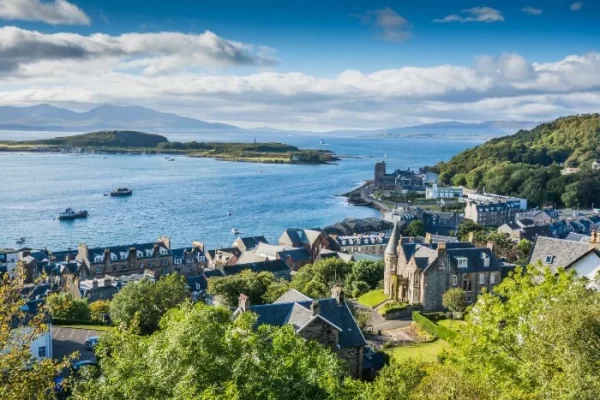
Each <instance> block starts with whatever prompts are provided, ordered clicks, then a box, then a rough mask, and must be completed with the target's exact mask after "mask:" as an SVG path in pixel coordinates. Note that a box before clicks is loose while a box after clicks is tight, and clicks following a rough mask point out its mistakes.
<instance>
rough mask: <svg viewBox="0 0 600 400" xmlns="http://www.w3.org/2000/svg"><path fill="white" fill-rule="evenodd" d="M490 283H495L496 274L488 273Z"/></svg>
mask: <svg viewBox="0 0 600 400" xmlns="http://www.w3.org/2000/svg"><path fill="white" fill-rule="evenodd" d="M490 283H491V284H494V283H496V274H490Z"/></svg>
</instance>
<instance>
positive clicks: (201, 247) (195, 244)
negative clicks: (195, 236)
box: [192, 240, 204, 253]
mask: <svg viewBox="0 0 600 400" xmlns="http://www.w3.org/2000/svg"><path fill="white" fill-rule="evenodd" d="M192 247H194V248H196V249H198V250H200V251H201V252H203V253H204V243H202V242H198V241H196V240H194V241H193V242H192Z"/></svg>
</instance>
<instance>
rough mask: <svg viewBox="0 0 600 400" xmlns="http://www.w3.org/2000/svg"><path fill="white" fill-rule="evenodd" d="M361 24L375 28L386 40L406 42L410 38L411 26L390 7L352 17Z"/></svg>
mask: <svg viewBox="0 0 600 400" xmlns="http://www.w3.org/2000/svg"><path fill="white" fill-rule="evenodd" d="M352 16H353V17H355V18H358V19H359V20H360V21H361V22H363V23H366V24H371V25H373V26H375V27H376V28H377V29H378V31H379V33H380V35H381V37H382V38H383V39H385V40H393V41H397V40H404V39H407V38H409V37H410V35H411V32H410V25H409V23H408V21H407V20H406V18H404V17H403V16H401V15H400V14H398V13H397V12H396V11H394V10H392V9H391V8H389V7H385V8H381V9H378V10H371V11H367V12H366V13H364V14H354V15H352Z"/></svg>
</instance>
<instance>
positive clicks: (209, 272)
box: [202, 269, 223, 278]
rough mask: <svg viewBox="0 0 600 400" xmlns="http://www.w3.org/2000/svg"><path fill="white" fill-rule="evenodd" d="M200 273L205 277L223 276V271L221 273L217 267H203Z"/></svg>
mask: <svg viewBox="0 0 600 400" xmlns="http://www.w3.org/2000/svg"><path fill="white" fill-rule="evenodd" d="M202 273H203V274H204V276H205V277H206V278H218V277H221V276H223V273H221V271H219V270H218V269H204V271H202Z"/></svg>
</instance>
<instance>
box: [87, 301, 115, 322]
mask: <svg viewBox="0 0 600 400" xmlns="http://www.w3.org/2000/svg"><path fill="white" fill-rule="evenodd" d="M109 313H110V301H108V300H96V301H94V302H93V303H90V316H91V318H92V320H93V321H98V322H103V321H104V315H107V314H109Z"/></svg>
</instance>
